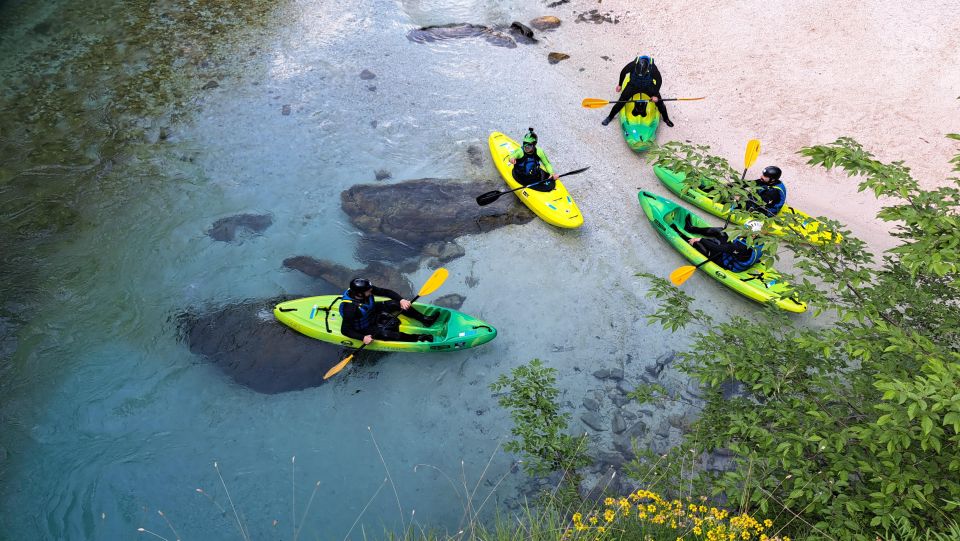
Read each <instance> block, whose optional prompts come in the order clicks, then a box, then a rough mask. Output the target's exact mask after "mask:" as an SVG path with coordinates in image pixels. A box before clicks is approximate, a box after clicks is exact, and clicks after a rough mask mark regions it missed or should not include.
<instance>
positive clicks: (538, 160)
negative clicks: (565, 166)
mask: <svg viewBox="0 0 960 541" xmlns="http://www.w3.org/2000/svg"><path fill="white" fill-rule="evenodd" d="M510 163H512V164H513V179H514V180H516V181H517V182H519V183H520V184H522V185H524V186H530V185H531V184H534V183H539V184H536V185H535V186H530V188H531V189H533V190H537V191H540V192H549V191H552V190H553V189H554V188H555V187H556V180H557V179H558V178H560V176H559V175H557V174H556V173H554V172H553V166H552V165H550V160H548V159H547V155H546V153H544V152H543V151H542V150H540V149H539V148H537V134H536V133H533V128H530V129H529V131H527V134H526V135H524V136H523V144H522V145H521V146H520V148H518V149H516V150H514V151H513V152H511V153H510ZM548 178H549V180H546V179H548ZM543 180H546V182H541V181H543Z"/></svg>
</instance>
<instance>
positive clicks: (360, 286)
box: [350, 278, 373, 295]
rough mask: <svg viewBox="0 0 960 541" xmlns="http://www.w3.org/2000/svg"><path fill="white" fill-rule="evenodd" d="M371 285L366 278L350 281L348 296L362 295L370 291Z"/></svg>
mask: <svg viewBox="0 0 960 541" xmlns="http://www.w3.org/2000/svg"><path fill="white" fill-rule="evenodd" d="M371 287H373V285H372V284H371V283H370V280H367V279H366V278H354V279H353V280H351V281H350V294H352V295H362V294H364V293H366V292H367V291H369V290H370V288H371Z"/></svg>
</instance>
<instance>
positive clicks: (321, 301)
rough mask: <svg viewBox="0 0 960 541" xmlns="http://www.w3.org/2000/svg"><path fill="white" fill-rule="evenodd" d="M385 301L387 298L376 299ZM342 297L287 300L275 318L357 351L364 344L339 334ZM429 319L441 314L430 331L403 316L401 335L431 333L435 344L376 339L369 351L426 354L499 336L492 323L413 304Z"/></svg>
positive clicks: (302, 330) (276, 312)
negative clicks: (402, 333) (431, 316)
mask: <svg viewBox="0 0 960 541" xmlns="http://www.w3.org/2000/svg"><path fill="white" fill-rule="evenodd" d="M376 300H377V301H386V300H389V299H386V298H379V297H378V298H377V299H376ZM340 302H341V297H340V295H321V296H319V297H306V298H303V299H295V300H292V301H285V302H282V303H280V304H278V305H276V306H275V307H274V308H273V315H274V317H276V318H277V320H278V321H279V322H280V323H283V324H284V325H286V326H288V327H290V328H291V329H293V330H295V331H297V332H299V333H301V334H305V335H307V336H309V337H310V338H316V339H317V340H321V341H323V342H329V343H331V344H340V345H342V346H345V347H352V348H358V347H360V345H361V344H363V341H361V340H355V339H353V338H350V337H347V336H344V335H343V334H341V333H340V322H341V318H340ZM413 305H414V306H415V307H416V308H417V310H419V311H420V312H421V313H424V314H426V315H428V316H430V315H433V314H437V313H439V316H440V317H439V318H437V321H436V322H435V323H434V324H433V326H431V327H430V328H425V327H423V326H422V323H420V322H419V321H416V320H412V319H408V318H407V317H405V316H400V317H399V319H400V332H404V333H408V334H430V335H433V342H391V341H388V340H374V341H373V342H371V343H370V345H368V346H367V349H370V350H375V351H405V352H417V353H427V352H433V351H451V350H457V349H467V348H472V347H476V346H479V345H481V344H486V343H487V342H489V341H491V340H493V339H494V338H496V337H497V330H496V329H494V328H493V327H492V326H491V325H490V324H488V323H486V322H483V321H481V320H479V319H476V318H474V317H472V316H468V315H467V314H464V313H462V312H458V311H456V310H453V309H450V308H444V307H442V306H434V305H431V304H421V303H414V304H413Z"/></svg>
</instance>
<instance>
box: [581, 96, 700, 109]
mask: <svg viewBox="0 0 960 541" xmlns="http://www.w3.org/2000/svg"><path fill="white" fill-rule="evenodd" d="M702 99H706V96H703V97H701V98H660V101H697V100H702ZM645 101H649V100H622V101H610V100H601V99H600V98H583V101H582V102H580V105H582V106H584V107H586V108H587V109H599V108H600V107H604V106H607V105H610V104H611V103H630V102H634V103H643V102H645Z"/></svg>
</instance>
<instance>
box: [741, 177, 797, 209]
mask: <svg viewBox="0 0 960 541" xmlns="http://www.w3.org/2000/svg"><path fill="white" fill-rule="evenodd" d="M754 182H755V183H756V194H757V197H759V198H760V201H762V202H763V204H762V205H761V204H760V202H759V201H747V202H746V204H745V205H744V206H743V208H745V209H746V210H751V211H756V212H760V213H763V214H766V215H767V216H776V215H777V214H778V213H779V212H780V209H782V208H783V205H784V203H786V201H787V188H786V186H784V184H783V182H780V181H779V180H777V181H775V182H773V183H766V182H763V180H761V179H757V180H755V181H754Z"/></svg>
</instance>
